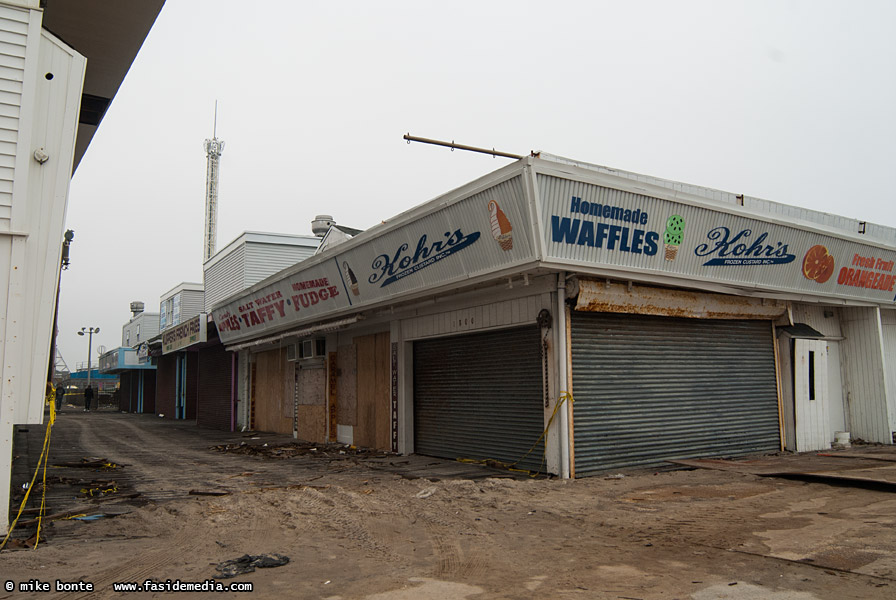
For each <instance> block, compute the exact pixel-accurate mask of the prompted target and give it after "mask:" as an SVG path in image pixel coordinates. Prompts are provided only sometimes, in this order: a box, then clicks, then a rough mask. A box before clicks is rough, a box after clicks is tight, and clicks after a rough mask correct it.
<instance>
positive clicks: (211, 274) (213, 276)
mask: <svg viewBox="0 0 896 600" xmlns="http://www.w3.org/2000/svg"><path fill="white" fill-rule="evenodd" d="M245 257H246V246H245V245H244V244H241V245H239V246H237V247H236V248H234V249H233V251H231V252H230V253H228V254H227V256H224V257H222V258H221V259H220V260H218V261H217V262H215V263H214V264H212V265H211V266H209V267H207V268H206V269H205V311H206V312H211V307H212V305H214V304H215V303H217V302H220V301H221V300H224V299H225V298H227V297H229V296H232V295H233V294H236V293H237V292H239V291H242V290H243V289H245V287H246V283H245V281H246V276H245V271H246V269H245Z"/></svg>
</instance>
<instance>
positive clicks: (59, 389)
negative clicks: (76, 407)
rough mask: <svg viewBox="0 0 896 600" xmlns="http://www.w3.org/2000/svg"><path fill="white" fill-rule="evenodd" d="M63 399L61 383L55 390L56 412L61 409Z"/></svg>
mask: <svg viewBox="0 0 896 600" xmlns="http://www.w3.org/2000/svg"><path fill="white" fill-rule="evenodd" d="M64 398H65V386H64V385H62V384H61V383H60V384H59V387H57V388H56V412H59V411H60V410H61V409H62V400H63V399H64Z"/></svg>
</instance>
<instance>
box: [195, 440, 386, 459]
mask: <svg viewBox="0 0 896 600" xmlns="http://www.w3.org/2000/svg"><path fill="white" fill-rule="evenodd" d="M211 449H212V450H216V451H218V452H231V453H236V454H248V455H252V456H260V457H262V458H293V457H295V456H320V457H324V458H339V459H348V458H384V457H387V456H391V454H390V453H389V452H384V451H382V450H374V449H371V448H358V447H357V446H351V445H346V444H327V445H325V446H321V444H310V443H303V442H291V443H285V444H268V443H263V444H247V443H246V442H240V443H239V444H220V445H218V446H212V448H211Z"/></svg>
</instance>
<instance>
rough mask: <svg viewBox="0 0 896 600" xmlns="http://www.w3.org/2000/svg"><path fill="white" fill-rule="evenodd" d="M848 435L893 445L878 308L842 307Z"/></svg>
mask: <svg viewBox="0 0 896 600" xmlns="http://www.w3.org/2000/svg"><path fill="white" fill-rule="evenodd" d="M840 326H841V327H842V328H843V335H844V337H845V338H846V339H845V340H844V341H843V344H842V348H841V349H842V350H843V357H842V359H841V360H843V362H845V364H846V378H847V389H848V394H849V416H850V423H851V429H852V431H851V433H852V435H853V436H854V437H856V438H861V439H863V440H865V441H866V442H876V443H882V444H890V443H892V442H893V438H892V434H891V431H892V430H891V428H890V416H889V414H888V412H889V411H888V407H887V400H886V378H885V375H884V355H883V336H882V331H881V320H880V311H879V309H877V308H858V307H856V308H841V309H840Z"/></svg>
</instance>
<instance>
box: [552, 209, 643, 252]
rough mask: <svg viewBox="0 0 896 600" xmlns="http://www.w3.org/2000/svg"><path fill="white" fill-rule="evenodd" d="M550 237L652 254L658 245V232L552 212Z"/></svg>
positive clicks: (580, 243) (595, 246) (555, 239)
mask: <svg viewBox="0 0 896 600" xmlns="http://www.w3.org/2000/svg"><path fill="white" fill-rule="evenodd" d="M638 212H640V211H638ZM641 214H645V215H646V213H641ZM639 218H640V217H639ZM551 239H552V240H553V241H555V242H559V243H565V244H576V245H578V246H589V247H591V248H606V249H607V250H619V251H620V252H631V253H633V254H642V253H643V254H646V255H647V256H653V255H655V254H656V252H657V249H658V248H659V245H658V243H659V239H660V234H658V233H657V232H655V231H644V230H643V229H635V228H633V227H623V226H622V225H609V224H607V223H595V222H593V221H583V220H581V219H571V218H569V217H563V218H561V217H558V216H557V215H551Z"/></svg>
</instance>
